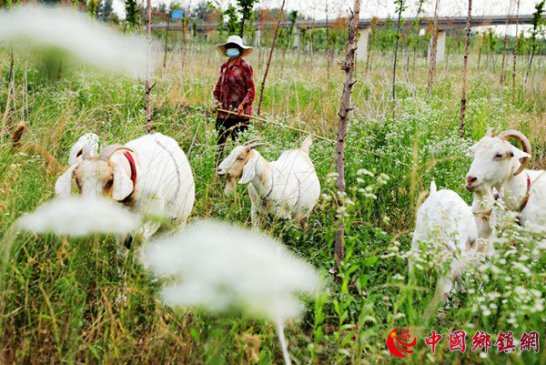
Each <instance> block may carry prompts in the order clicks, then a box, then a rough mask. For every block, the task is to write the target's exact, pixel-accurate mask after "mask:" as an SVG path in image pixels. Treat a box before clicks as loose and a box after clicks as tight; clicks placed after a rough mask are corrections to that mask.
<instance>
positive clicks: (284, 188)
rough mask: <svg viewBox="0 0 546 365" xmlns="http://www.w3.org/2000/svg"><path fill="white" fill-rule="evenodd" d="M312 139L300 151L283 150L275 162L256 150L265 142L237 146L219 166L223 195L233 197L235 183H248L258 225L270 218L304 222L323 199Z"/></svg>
mask: <svg viewBox="0 0 546 365" xmlns="http://www.w3.org/2000/svg"><path fill="white" fill-rule="evenodd" d="M311 143H312V139H311V137H308V138H306V139H305V141H304V142H303V143H302V145H301V148H300V149H297V150H289V151H284V152H283V153H282V154H281V156H280V157H279V159H278V160H277V161H274V162H268V161H266V160H265V159H264V158H263V157H262V156H261V155H260V153H259V152H258V151H256V150H255V148H256V147H258V146H261V145H264V143H256V142H254V141H249V142H247V143H245V144H244V145H242V146H237V147H235V148H234V149H233V151H232V152H231V153H230V154H229V156H228V157H226V158H225V159H224V160H223V161H222V162H221V163H220V165H219V166H218V170H217V173H218V175H219V176H225V175H227V179H228V181H227V184H226V187H225V189H224V192H225V193H226V194H227V195H230V194H231V193H232V192H233V191H234V190H235V182H236V181H237V180H238V181H239V184H249V186H248V194H249V196H250V201H251V203H252V209H251V219H252V223H253V224H254V225H256V226H259V225H260V224H261V220H262V218H266V217H268V215H271V216H273V217H275V218H279V219H295V220H296V221H298V222H301V220H302V219H303V218H305V217H306V216H308V215H309V214H310V213H311V211H312V210H313V208H314V206H315V204H316V203H317V201H318V198H319V196H320V182H319V179H318V176H317V173H316V172H315V167H314V166H313V162H312V161H311V159H310V158H309V147H310V146H311Z"/></svg>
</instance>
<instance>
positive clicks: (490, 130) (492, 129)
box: [485, 127, 495, 137]
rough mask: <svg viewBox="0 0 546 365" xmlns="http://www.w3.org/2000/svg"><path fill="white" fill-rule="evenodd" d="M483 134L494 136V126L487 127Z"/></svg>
mask: <svg viewBox="0 0 546 365" xmlns="http://www.w3.org/2000/svg"><path fill="white" fill-rule="evenodd" d="M485 135H486V136H487V137H495V128H493V127H489V128H487V133H486V134H485Z"/></svg>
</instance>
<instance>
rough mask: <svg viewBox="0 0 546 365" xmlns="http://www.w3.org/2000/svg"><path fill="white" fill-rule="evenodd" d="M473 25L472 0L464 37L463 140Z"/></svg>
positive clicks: (460, 122)
mask: <svg viewBox="0 0 546 365" xmlns="http://www.w3.org/2000/svg"><path fill="white" fill-rule="evenodd" d="M471 24H472V0H468V15H467V17H466V34H465V37H464V62H463V92H462V94H463V95H462V98H461V119H460V120H459V138H463V135H464V125H465V116H466V88H467V77H468V47H469V46H470V26H471Z"/></svg>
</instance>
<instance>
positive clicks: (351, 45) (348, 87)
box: [334, 0, 360, 270]
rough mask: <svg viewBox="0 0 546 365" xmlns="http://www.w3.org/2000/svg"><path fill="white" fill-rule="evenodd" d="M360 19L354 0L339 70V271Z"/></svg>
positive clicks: (336, 243) (337, 239)
mask: <svg viewBox="0 0 546 365" xmlns="http://www.w3.org/2000/svg"><path fill="white" fill-rule="evenodd" d="M359 19H360V0H355V1H354V5H353V10H352V12H351V17H350V21H349V30H348V37H347V50H346V54H345V61H344V62H343V64H342V67H341V69H342V70H343V71H344V72H345V82H344V83H343V93H342V94H341V106H340V108H339V125H338V131H337V147H336V172H337V180H336V187H337V190H338V199H337V200H338V215H337V228H336V235H335V241H334V252H335V255H336V268H337V269H338V270H339V268H340V267H341V265H342V263H343V259H344V257H345V247H344V236H345V217H344V214H343V205H344V199H345V197H344V195H345V138H346V137H347V128H348V123H349V113H350V112H351V110H353V107H352V106H351V95H352V93H353V86H354V84H355V82H356V81H355V80H354V79H353V76H354V69H355V53H356V48H357V47H356V44H357V37H358V21H359Z"/></svg>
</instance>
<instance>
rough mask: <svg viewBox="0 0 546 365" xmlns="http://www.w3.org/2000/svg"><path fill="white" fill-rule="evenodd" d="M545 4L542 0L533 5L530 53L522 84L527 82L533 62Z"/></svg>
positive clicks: (544, 0) (545, 1)
mask: <svg viewBox="0 0 546 365" xmlns="http://www.w3.org/2000/svg"><path fill="white" fill-rule="evenodd" d="M545 4H546V0H542V1H541V2H539V3H537V4H536V5H535V12H534V13H533V18H532V20H531V24H532V26H533V28H531V39H530V40H529V41H530V42H531V54H530V55H529V63H528V64H527V70H526V71H525V78H524V79H523V86H525V85H526V84H527V80H528V78H529V71H530V70H531V65H532V64H533V57H534V56H535V52H536V50H537V46H538V44H537V43H538V42H537V36H538V33H539V29H540V26H541V24H542V23H543V22H544V20H543V19H542V18H543V17H544V5H545Z"/></svg>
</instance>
